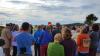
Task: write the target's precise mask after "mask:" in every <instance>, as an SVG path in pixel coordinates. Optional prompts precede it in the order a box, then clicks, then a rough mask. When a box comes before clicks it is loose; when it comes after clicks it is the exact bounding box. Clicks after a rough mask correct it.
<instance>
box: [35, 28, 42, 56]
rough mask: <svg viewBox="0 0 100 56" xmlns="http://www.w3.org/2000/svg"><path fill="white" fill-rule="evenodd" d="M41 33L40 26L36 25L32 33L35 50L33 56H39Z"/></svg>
mask: <svg viewBox="0 0 100 56" xmlns="http://www.w3.org/2000/svg"><path fill="white" fill-rule="evenodd" d="M42 35H43V30H42V26H38V29H37V31H36V32H35V33H34V41H35V44H34V50H35V55H34V56H40V38H41V37H42Z"/></svg>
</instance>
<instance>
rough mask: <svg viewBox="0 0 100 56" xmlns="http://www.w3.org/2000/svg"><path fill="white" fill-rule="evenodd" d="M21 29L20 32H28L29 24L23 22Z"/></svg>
mask: <svg viewBox="0 0 100 56" xmlns="http://www.w3.org/2000/svg"><path fill="white" fill-rule="evenodd" d="M21 27H22V30H24V31H28V30H29V27H30V24H29V23H27V22H24V23H23V24H22V26H21Z"/></svg>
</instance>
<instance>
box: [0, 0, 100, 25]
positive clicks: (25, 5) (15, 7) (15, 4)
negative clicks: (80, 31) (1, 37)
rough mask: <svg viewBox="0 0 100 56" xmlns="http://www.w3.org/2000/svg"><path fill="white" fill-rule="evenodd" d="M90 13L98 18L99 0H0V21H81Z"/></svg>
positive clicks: (36, 22)
mask: <svg viewBox="0 0 100 56" xmlns="http://www.w3.org/2000/svg"><path fill="white" fill-rule="evenodd" d="M91 13H94V14H95V15H96V16H97V17H98V18H100V0H0V23H5V22H14V23H15V22H16V23H21V22H25V21H27V22H30V23H31V24H33V25H34V24H47V22H49V21H50V22H53V23H54V24H55V23H56V22H60V23H62V24H68V23H82V22H84V20H85V17H86V15H88V14H91ZM97 22H100V19H99V20H98V21H97Z"/></svg>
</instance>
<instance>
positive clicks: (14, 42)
mask: <svg viewBox="0 0 100 56" xmlns="http://www.w3.org/2000/svg"><path fill="white" fill-rule="evenodd" d="M19 34H20V32H19V31H14V32H12V36H13V39H12V46H17V42H16V40H15V37H16V36H17V35H19Z"/></svg>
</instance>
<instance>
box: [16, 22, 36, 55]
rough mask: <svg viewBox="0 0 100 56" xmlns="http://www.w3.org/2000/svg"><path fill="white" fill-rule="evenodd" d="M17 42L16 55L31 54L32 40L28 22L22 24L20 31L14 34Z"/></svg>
mask: <svg viewBox="0 0 100 56" xmlns="http://www.w3.org/2000/svg"><path fill="white" fill-rule="evenodd" d="M16 41H17V44H18V50H17V51H18V56H23V55H25V56H32V50H31V46H32V44H33V42H34V39H33V37H32V35H31V34H30V33H29V23H27V22H24V23H23V24H22V32H21V33H20V34H19V35H18V36H16Z"/></svg>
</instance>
